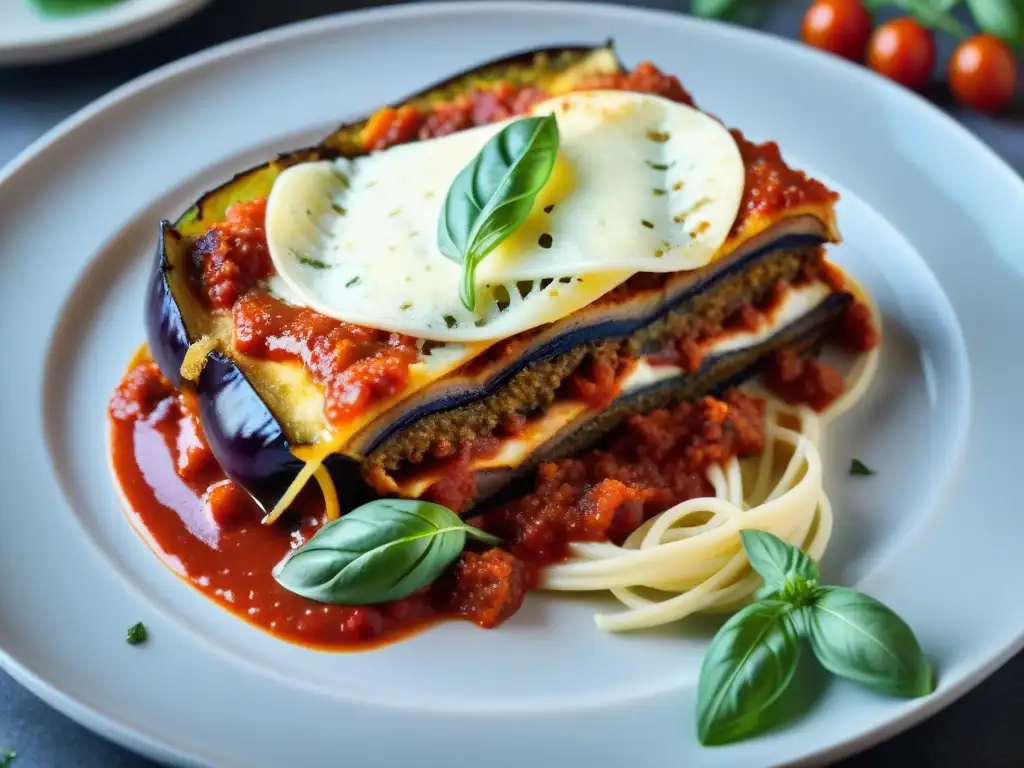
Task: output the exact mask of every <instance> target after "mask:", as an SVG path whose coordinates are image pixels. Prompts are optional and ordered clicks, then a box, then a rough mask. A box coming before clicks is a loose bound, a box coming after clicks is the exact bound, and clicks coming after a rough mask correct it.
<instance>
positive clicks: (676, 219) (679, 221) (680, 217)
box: [672, 213, 686, 224]
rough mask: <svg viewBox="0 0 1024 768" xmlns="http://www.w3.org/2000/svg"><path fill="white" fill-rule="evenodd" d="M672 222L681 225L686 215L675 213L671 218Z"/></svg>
mask: <svg viewBox="0 0 1024 768" xmlns="http://www.w3.org/2000/svg"><path fill="white" fill-rule="evenodd" d="M672 221H674V222H675V223H676V224H682V223H683V222H684V221H686V214H685V213H677V214H676V215H675V216H673V217H672Z"/></svg>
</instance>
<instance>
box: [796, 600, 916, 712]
mask: <svg viewBox="0 0 1024 768" xmlns="http://www.w3.org/2000/svg"><path fill="white" fill-rule="evenodd" d="M804 610H805V616H806V620H807V632H808V636H809V638H810V641H811V647H812V648H813V649H814V655H815V656H817V657H818V661H820V662H821V664H822V666H824V667H825V669H827V670H828V671H829V672H832V673H833V674H835V675H839V676H841V677H846V678H849V679H850V680H854V681H856V682H858V683H861V684H863V685H866V686H869V687H871V688H875V689H877V690H880V691H884V692H885V693H889V694H892V695H895V696H907V697H914V696H924V695H926V694H929V693H931V692H932V691H934V690H935V676H934V675H933V673H932V668H931V665H930V664H929V663H928V659H927V658H925V655H924V653H923V652H922V651H921V646H920V645H919V644H918V642H917V638H916V637H915V636H914V632H913V630H911V629H910V627H909V626H907V624H906V622H905V621H903V619H901V618H900V617H899V616H897V615H896V614H895V613H893V612H892V610H890V609H889V608H887V607H886V606H885V605H883V604H882V603H880V602H878V601H877V600H875V599H874V598H872V597H868V596H867V595H865V594H862V593H860V592H857V591H856V590H853V589H845V588H843V587H823V588H821V589H819V590H818V594H817V596H816V599H815V601H814V603H813V604H812V605H810V606H808V607H807V608H805V609H804Z"/></svg>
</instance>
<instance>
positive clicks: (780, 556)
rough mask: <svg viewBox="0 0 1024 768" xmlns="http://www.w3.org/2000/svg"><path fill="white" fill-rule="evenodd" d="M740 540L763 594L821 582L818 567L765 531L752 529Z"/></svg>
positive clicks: (795, 548)
mask: <svg viewBox="0 0 1024 768" xmlns="http://www.w3.org/2000/svg"><path fill="white" fill-rule="evenodd" d="M740 539H741V540H742V541H743V549H744V551H745V552H746V553H747V559H748V560H749V561H750V567H751V568H753V569H754V570H755V571H757V573H758V574H759V575H760V576H761V578H762V579H764V592H765V594H771V593H775V592H787V593H789V592H793V591H796V590H799V588H800V587H801V586H805V585H806V586H817V582H818V579H819V578H820V573H819V571H818V565H817V564H816V563H815V562H814V561H813V560H811V558H810V557H808V556H807V553H805V552H804V551H803V550H801V549H800V548H799V547H794V546H793V545H792V544H789V543H788V542H785V541H783V540H782V539H780V538H779V537H778V536H776V535H774V534H771V533H768V532H767V531H758V530H756V529H753V528H747V529H745V530H742V531H740ZM800 582H804V584H800ZM808 582H812V583H813V584H812V585H809V584H808Z"/></svg>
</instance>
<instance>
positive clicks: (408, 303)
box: [398, 301, 412, 312]
mask: <svg viewBox="0 0 1024 768" xmlns="http://www.w3.org/2000/svg"><path fill="white" fill-rule="evenodd" d="M398 308H399V309H400V310H402V311H403V312H405V311H406V310H407V309H412V302H411V301H403V302H402V303H401V304H399V305H398Z"/></svg>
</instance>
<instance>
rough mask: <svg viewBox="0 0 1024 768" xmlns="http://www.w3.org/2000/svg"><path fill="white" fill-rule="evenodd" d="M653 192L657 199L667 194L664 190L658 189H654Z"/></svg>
mask: <svg viewBox="0 0 1024 768" xmlns="http://www.w3.org/2000/svg"><path fill="white" fill-rule="evenodd" d="M651 191H652V192H654V196H655V197H663V196H664V195H665V194H667V193H666V192H665V190H664V189H657V188H655V189H653V190H651Z"/></svg>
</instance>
